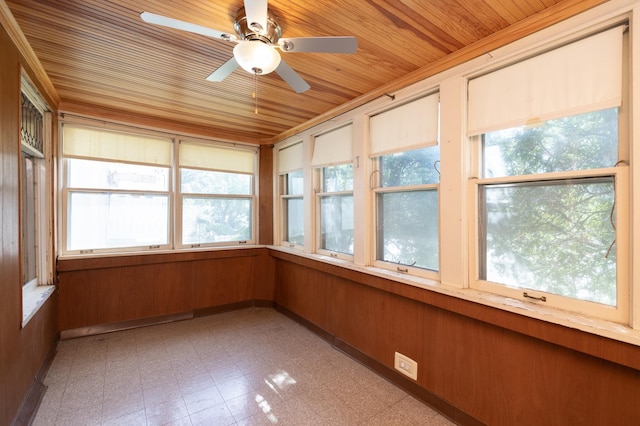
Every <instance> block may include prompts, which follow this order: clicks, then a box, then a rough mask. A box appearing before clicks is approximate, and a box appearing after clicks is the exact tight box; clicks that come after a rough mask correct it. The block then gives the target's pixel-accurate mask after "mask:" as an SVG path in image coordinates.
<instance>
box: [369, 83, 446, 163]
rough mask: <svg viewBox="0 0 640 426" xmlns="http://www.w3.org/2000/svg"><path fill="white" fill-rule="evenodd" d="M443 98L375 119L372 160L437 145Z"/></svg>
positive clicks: (418, 102) (428, 99)
mask: <svg viewBox="0 0 640 426" xmlns="http://www.w3.org/2000/svg"><path fill="white" fill-rule="evenodd" d="M439 98H440V96H439V94H438V93H436V94H433V95H429V96H425V97H424V98H420V99H417V100H415V101H412V102H409V103H406V104H404V105H401V106H399V107H396V108H394V109H391V110H388V111H385V112H382V113H380V114H377V115H374V116H372V117H371V119H370V120H369V126H370V134H371V156H372V157H375V156H379V155H382V154H390V153H393V152H400V151H408V150H411V149H415V148H420V147H424V146H432V145H437V144H438V116H439V114H438V108H439Z"/></svg>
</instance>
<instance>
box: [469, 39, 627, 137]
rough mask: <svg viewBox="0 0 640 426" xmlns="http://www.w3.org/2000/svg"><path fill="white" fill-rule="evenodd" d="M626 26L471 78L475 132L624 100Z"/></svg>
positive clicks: (471, 116) (471, 120)
mask: <svg viewBox="0 0 640 426" xmlns="http://www.w3.org/2000/svg"><path fill="white" fill-rule="evenodd" d="M622 33H623V27H616V28H613V29H611V30H607V31H605V32H602V33H599V34H596V35H594V36H591V37H588V38H586V39H583V40H579V41H577V42H574V43H571V44H568V45H566V46H563V47H560V48H558V49H555V50H552V51H549V52H546V53H543V54H541V55H538V56H536V57H533V58H530V59H527V60H524V61H522V62H519V63H517V64H514V65H511V66H508V67H506V68H503V69H500V70H498V71H494V72H492V73H490V74H487V75H484V76H481V77H478V78H476V79H473V80H471V81H469V115H468V117H469V121H468V133H469V136H473V135H479V134H482V133H487V132H491V131H495V130H499V129H507V128H511V127H516V126H520V125H525V124H533V123H537V122H542V121H546V120H550V119H554V118H560V117H566V116H570V115H576V114H581V113H585V112H589V111H596V110H599V109H604V108H612V107H616V106H619V105H620V104H621V99H622Z"/></svg>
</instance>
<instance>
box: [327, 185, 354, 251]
mask: <svg viewBox="0 0 640 426" xmlns="http://www.w3.org/2000/svg"><path fill="white" fill-rule="evenodd" d="M320 226H321V232H322V236H321V242H320V247H321V248H323V249H325V250H331V251H336V252H339V253H346V254H353V195H333V196H329V197H322V199H321V201H320Z"/></svg>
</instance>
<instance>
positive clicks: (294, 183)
mask: <svg viewBox="0 0 640 426" xmlns="http://www.w3.org/2000/svg"><path fill="white" fill-rule="evenodd" d="M303 192H304V173H303V171H302V170H298V171H295V172H291V173H287V188H286V192H285V194H286V195H293V194H302V193H303Z"/></svg>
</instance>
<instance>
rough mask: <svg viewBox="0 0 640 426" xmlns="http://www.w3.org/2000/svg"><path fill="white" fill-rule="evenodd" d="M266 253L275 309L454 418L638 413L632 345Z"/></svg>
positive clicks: (564, 419) (583, 418)
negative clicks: (403, 368) (397, 362)
mask: <svg viewBox="0 0 640 426" xmlns="http://www.w3.org/2000/svg"><path fill="white" fill-rule="evenodd" d="M271 255H272V256H273V257H274V258H276V259H277V260H276V265H275V271H276V296H275V301H276V306H277V307H278V308H279V309H281V310H283V311H284V312H285V313H289V314H290V315H292V316H294V317H297V318H299V319H300V320H301V321H302V322H306V323H308V324H309V326H310V327H311V328H313V329H316V331H317V332H318V333H320V334H321V335H323V336H324V337H325V338H327V339H329V340H331V341H332V342H333V344H334V345H335V346H336V347H338V348H339V349H342V350H344V351H345V352H347V353H349V354H351V355H352V356H354V357H355V358H358V359H360V360H361V361H362V362H364V363H365V364H368V365H369V366H370V367H372V368H374V369H376V370H377V371H378V372H380V373H381V374H383V375H385V376H386V377H388V378H389V379H390V380H392V381H394V382H397V383H398V384H399V385H401V386H402V387H404V388H405V389H406V390H408V391H409V392H411V393H413V394H414V395H416V396H417V397H419V398H421V399H422V400H424V401H425V402H427V403H429V404H430V405H432V406H434V408H436V409H439V410H440V411H441V412H442V413H443V414H445V415H447V416H449V417H450V418H452V419H453V420H454V421H456V422H458V423H460V424H482V423H484V424H489V425H552V424H555V425H569V424H571V425H578V424H585V425H604V424H608V425H630V424H638V422H640V404H638V395H639V394H640V393H639V392H640V347H637V346H634V345H630V344H625V343H622V342H619V341H615V340H610V339H606V338H603V337H599V336H596V335H593V334H589V333H585V332H581V331H578V330H576V329H570V328H567V327H563V326H560V325H555V324H552V323H548V322H545V321H540V320H536V319H532V318H529V317H525V316H521V315H518V314H515V313H510V312H507V311H503V310H500V309H495V308H491V307H488V306H484V305H480V304H478V303H473V302H469V301H465V300H462V299H459V298H456V297H451V296H447V295H444V294H440V293H437V292H434V291H430V290H426V289H421V288H417V287H413V286H410V285H407V284H402V283H399V282H396V281H392V280H388V279H384V278H380V277H377V276H372V275H369V274H366V273H364V272H359V271H354V270H351V269H346V268H342V267H340V266H338V265H334V264H329V263H325V262H321V261H318V260H315V259H312V258H310V257H302V256H296V255H294V254H290V253H286V252H282V251H278V250H271ZM396 351H397V352H400V353H402V354H404V355H406V356H408V357H410V358H412V359H414V360H415V361H417V362H418V379H417V380H416V381H413V380H411V379H408V378H405V377H404V376H402V375H401V374H400V373H397V372H396V371H395V370H393V364H394V353H395V352H396ZM362 391H363V392H366V389H363V390H362Z"/></svg>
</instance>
